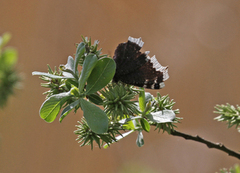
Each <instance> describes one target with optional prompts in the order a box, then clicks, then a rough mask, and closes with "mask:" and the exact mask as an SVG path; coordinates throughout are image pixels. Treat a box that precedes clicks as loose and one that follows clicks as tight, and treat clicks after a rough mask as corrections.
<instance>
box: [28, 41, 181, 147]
mask: <svg viewBox="0 0 240 173" xmlns="http://www.w3.org/2000/svg"><path fill="white" fill-rule="evenodd" d="M97 48H98V42H97V41H95V42H94V44H93V45H92V44H91V39H88V38H83V41H82V42H81V43H79V44H78V45H77V50H76V54H75V58H73V57H71V56H69V57H68V61H67V64H66V65H60V66H59V68H58V69H57V68H56V67H55V70H52V69H51V68H50V66H48V73H43V72H33V73H32V74H33V75H40V78H41V79H42V80H44V81H46V83H43V84H41V86H43V87H46V88H49V90H48V91H47V92H45V93H44V94H46V95H47V96H46V100H45V101H44V103H43V104H42V106H41V108H40V117H41V118H42V119H44V120H45V121H47V122H53V121H54V120H55V119H56V117H57V115H58V114H59V112H60V110H61V109H63V110H62V112H61V114H60V118H59V121H60V122H61V121H62V120H63V118H65V117H66V116H67V114H68V113H69V112H70V111H72V110H74V111H75V112H76V111H77V110H78V109H79V108H81V109H82V111H83V117H82V120H81V121H80V122H78V125H77V126H76V127H77V130H76V131H75V134H77V135H78V138H77V140H79V142H80V143H81V146H84V145H89V144H90V145H91V148H93V145H94V141H95V142H96V143H97V145H98V146H99V148H101V147H102V146H104V147H105V148H106V147H107V146H109V145H110V144H111V143H114V142H116V141H118V140H120V139H122V138H123V137H125V136H127V135H129V134H130V133H132V132H134V131H137V132H138V138H137V145H138V146H142V145H143V144H144V142H143V135H142V131H143V130H144V131H146V132H149V131H150V127H151V126H155V129H158V131H160V130H163V132H164V131H167V132H168V133H171V131H172V130H174V127H176V125H175V124H176V123H179V120H180V118H178V117H176V116H175V114H178V113H179V110H172V107H173V105H174V102H173V100H170V99H169V97H168V96H161V95H160V94H158V95H157V97H154V96H153V95H151V94H150V93H145V91H144V89H143V88H139V89H137V88H135V87H134V86H130V85H127V84H123V83H120V82H119V83H112V82H111V80H112V78H113V76H114V74H115V69H116V65H115V62H114V60H113V59H112V58H110V57H108V55H102V54H101V49H100V50H98V49H97ZM78 66H81V71H80V72H79V71H78ZM137 96H138V98H139V100H138V102H137V101H133V99H135V98H136V97H137ZM99 106H102V107H103V110H102V109H100V108H99Z"/></svg>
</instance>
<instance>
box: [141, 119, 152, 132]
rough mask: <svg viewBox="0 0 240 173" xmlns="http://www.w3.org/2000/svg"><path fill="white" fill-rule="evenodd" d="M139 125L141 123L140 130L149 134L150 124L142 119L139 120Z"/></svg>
mask: <svg viewBox="0 0 240 173" xmlns="http://www.w3.org/2000/svg"><path fill="white" fill-rule="evenodd" d="M140 123H141V125H142V128H143V130H145V131H146V132H149V131H150V127H151V126H150V124H149V123H148V121H147V120H145V119H144V118H142V119H141V120H140Z"/></svg>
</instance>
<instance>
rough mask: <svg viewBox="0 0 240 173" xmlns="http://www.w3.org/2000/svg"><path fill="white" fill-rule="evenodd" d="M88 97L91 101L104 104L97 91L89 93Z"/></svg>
mask: <svg viewBox="0 0 240 173" xmlns="http://www.w3.org/2000/svg"><path fill="white" fill-rule="evenodd" d="M87 97H88V99H89V101H90V102H92V103H94V104H96V105H103V100H102V98H101V97H100V96H99V95H98V94H97V93H93V94H89V95H87Z"/></svg>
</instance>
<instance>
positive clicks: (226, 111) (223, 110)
mask: <svg viewBox="0 0 240 173" xmlns="http://www.w3.org/2000/svg"><path fill="white" fill-rule="evenodd" d="M215 109H216V111H214V113H216V114H220V115H219V116H217V117H216V118H214V119H215V120H217V121H226V122H227V124H228V128H230V127H232V126H236V128H238V127H239V124H240V106H238V105H236V107H235V106H233V105H230V104H229V103H227V104H226V105H224V104H222V105H216V106H215ZM238 129H239V128H238Z"/></svg>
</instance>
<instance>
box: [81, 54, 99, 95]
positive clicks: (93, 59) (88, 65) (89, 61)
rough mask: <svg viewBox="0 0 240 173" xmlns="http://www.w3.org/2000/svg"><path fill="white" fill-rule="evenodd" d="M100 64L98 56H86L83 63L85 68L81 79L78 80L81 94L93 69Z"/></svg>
mask: <svg viewBox="0 0 240 173" xmlns="http://www.w3.org/2000/svg"><path fill="white" fill-rule="evenodd" d="M97 62H98V58H97V56H96V55H93V54H90V55H88V56H86V58H85V60H84V62H83V68H82V72H81V75H80V78H79V80H78V89H79V92H80V93H81V92H82V90H83V88H84V86H85V83H86V81H87V79H88V77H89V75H90V74H91V72H92V70H93V68H94V67H95V65H96V64H97Z"/></svg>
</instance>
